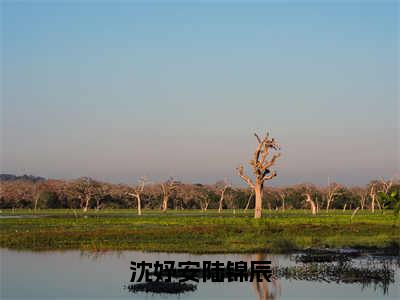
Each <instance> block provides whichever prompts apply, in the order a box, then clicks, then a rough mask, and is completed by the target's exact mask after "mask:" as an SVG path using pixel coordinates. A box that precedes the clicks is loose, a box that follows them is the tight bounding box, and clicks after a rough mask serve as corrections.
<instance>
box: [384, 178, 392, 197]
mask: <svg viewBox="0 0 400 300" xmlns="http://www.w3.org/2000/svg"><path fill="white" fill-rule="evenodd" d="M381 183H382V187H381V191H382V192H384V193H385V194H388V193H389V191H390V188H391V187H392V185H393V179H390V180H388V181H386V180H385V179H384V178H381Z"/></svg>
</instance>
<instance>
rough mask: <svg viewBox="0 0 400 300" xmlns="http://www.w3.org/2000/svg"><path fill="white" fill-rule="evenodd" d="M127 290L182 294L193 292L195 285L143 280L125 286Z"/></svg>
mask: <svg viewBox="0 0 400 300" xmlns="http://www.w3.org/2000/svg"><path fill="white" fill-rule="evenodd" d="M126 289H128V291H129V292H132V293H137V292H145V293H154V294H183V293H186V292H194V291H195V290H197V286H196V285H194V284H190V283H179V282H145V283H137V284H130V285H128V286H126Z"/></svg>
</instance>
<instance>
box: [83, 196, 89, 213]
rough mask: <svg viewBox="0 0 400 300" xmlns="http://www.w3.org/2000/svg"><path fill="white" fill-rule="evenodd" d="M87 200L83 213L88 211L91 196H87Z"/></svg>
mask: <svg viewBox="0 0 400 300" xmlns="http://www.w3.org/2000/svg"><path fill="white" fill-rule="evenodd" d="M85 200H86V201H85V207H84V208H83V212H87V211H88V207H89V201H90V196H86V199H85Z"/></svg>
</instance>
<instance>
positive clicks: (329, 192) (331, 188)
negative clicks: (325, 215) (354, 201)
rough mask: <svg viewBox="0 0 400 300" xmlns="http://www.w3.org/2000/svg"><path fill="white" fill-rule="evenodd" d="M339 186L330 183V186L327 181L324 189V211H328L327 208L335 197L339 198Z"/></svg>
mask: <svg viewBox="0 0 400 300" xmlns="http://www.w3.org/2000/svg"><path fill="white" fill-rule="evenodd" d="M340 188H341V187H340V185H338V184H337V183H332V184H330V182H329V179H328V186H327V188H326V211H327V212H328V211H329V208H330V206H331V204H332V203H333V201H334V200H335V197H336V196H339V195H340V194H341V193H340V191H339V190H340Z"/></svg>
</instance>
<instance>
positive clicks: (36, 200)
mask: <svg viewBox="0 0 400 300" xmlns="http://www.w3.org/2000/svg"><path fill="white" fill-rule="evenodd" d="M38 200H39V197H36V198H35V211H36V208H37V203H38Z"/></svg>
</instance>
